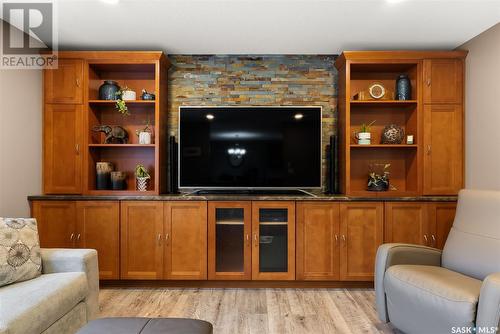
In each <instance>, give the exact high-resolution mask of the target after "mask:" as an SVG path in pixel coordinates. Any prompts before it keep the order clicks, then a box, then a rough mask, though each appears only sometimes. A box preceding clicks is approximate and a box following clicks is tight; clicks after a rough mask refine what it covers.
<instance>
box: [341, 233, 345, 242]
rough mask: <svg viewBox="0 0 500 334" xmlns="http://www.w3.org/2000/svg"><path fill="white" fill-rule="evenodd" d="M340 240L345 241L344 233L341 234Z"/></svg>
mask: <svg viewBox="0 0 500 334" xmlns="http://www.w3.org/2000/svg"><path fill="white" fill-rule="evenodd" d="M342 241H343V242H345V235H343V234H342Z"/></svg>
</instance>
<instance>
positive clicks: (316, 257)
mask: <svg viewBox="0 0 500 334" xmlns="http://www.w3.org/2000/svg"><path fill="white" fill-rule="evenodd" d="M339 219H340V217H339V204H338V203H317V202H300V203H297V231H296V232H297V237H296V262H297V263H296V265H297V280H338V279H339V244H338V242H339Z"/></svg>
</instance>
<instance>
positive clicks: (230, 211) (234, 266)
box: [208, 202, 251, 280]
mask: <svg viewBox="0 0 500 334" xmlns="http://www.w3.org/2000/svg"><path fill="white" fill-rule="evenodd" d="M250 208H251V203H250V202H210V203H209V231H208V236H209V247H208V254H209V257H208V261H209V279H230V280H238V279H250V270H251V268H250V261H251V258H250V252H251V244H250V242H251V241H250V224H251V220H250V213H251V212H250Z"/></svg>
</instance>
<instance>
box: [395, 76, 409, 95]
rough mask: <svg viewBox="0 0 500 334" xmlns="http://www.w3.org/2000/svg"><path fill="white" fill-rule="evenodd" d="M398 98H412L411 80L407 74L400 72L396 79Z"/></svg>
mask: <svg viewBox="0 0 500 334" xmlns="http://www.w3.org/2000/svg"><path fill="white" fill-rule="evenodd" d="M396 100H411V82H410V78H408V75H406V74H400V75H399V76H398V79H397V81H396Z"/></svg>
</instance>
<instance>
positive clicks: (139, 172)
mask: <svg viewBox="0 0 500 334" xmlns="http://www.w3.org/2000/svg"><path fill="white" fill-rule="evenodd" d="M135 176H136V177H137V178H147V179H150V178H151V175H149V172H148V170H147V169H146V167H144V165H141V164H139V165H137V166H136V167H135Z"/></svg>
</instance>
